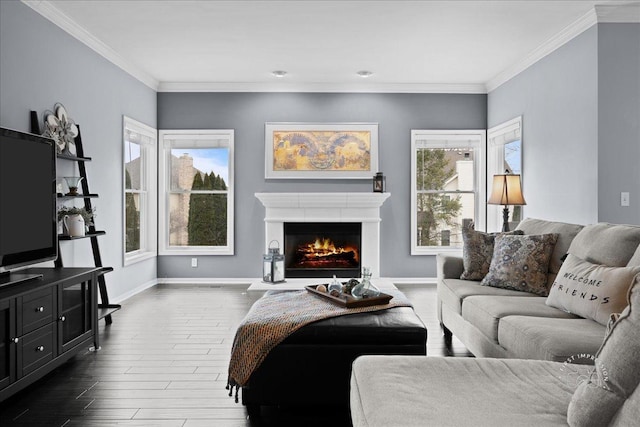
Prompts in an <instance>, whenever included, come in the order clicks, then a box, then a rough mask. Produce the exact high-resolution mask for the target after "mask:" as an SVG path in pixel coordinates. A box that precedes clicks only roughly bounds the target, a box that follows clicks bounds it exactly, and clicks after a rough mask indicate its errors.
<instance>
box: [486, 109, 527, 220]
mask: <svg viewBox="0 0 640 427" xmlns="http://www.w3.org/2000/svg"><path fill="white" fill-rule="evenodd" d="M518 139H519V140H520V149H521V151H520V156H521V167H522V169H524V161H523V160H524V158H523V150H524V145H523V141H522V116H518V117H515V118H513V119H511V120H508V121H506V122H504V123H500V124H499V125H497V126H494V127H492V128H490V129H489V130H488V131H487V176H488V178H489V179H488V181H487V191H488V192H490V191H491V188H490V186H491V184H492V182H493V175H495V174H501V173H504V170H503V165H504V149H503V147H504V145H505V144H508V143H509V142H512V141H517V140H518ZM520 173H521V176H520V182H522V181H523V179H524V173H523V171H521V172H520ZM487 194H489V193H487ZM523 208H524V207H523ZM502 209H503V206H500V205H487V230H488V231H500V230H502ZM511 209H513V207H512V208H511Z"/></svg>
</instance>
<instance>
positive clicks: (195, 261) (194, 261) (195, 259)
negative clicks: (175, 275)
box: [191, 258, 198, 268]
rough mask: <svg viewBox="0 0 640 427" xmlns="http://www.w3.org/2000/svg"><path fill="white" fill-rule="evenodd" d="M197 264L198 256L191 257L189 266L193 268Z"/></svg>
mask: <svg viewBox="0 0 640 427" xmlns="http://www.w3.org/2000/svg"><path fill="white" fill-rule="evenodd" d="M197 266H198V258H191V267H193V268H195V267H197Z"/></svg>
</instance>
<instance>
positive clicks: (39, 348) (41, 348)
mask: <svg viewBox="0 0 640 427" xmlns="http://www.w3.org/2000/svg"><path fill="white" fill-rule="evenodd" d="M36 350H37V351H44V346H43V345H39V346H38V347H36Z"/></svg>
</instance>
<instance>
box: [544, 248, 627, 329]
mask: <svg viewBox="0 0 640 427" xmlns="http://www.w3.org/2000/svg"><path fill="white" fill-rule="evenodd" d="M639 272H640V267H607V266H604V265H598V264H592V263H590V262H588V261H584V260H582V259H580V258H578V257H576V256H574V255H571V254H569V256H567V259H565V261H564V263H562V267H561V268H560V271H559V272H558V276H557V277H556V280H555V281H554V282H553V285H552V286H551V290H550V291H549V296H548V297H547V302H546V303H547V305H548V306H551V307H555V308H559V309H560V310H563V311H566V312H568V313H573V314H577V315H578V316H581V317H584V318H586V319H592V320H595V321H596V322H598V323H600V324H601V325H605V326H606V325H607V323H608V322H609V317H610V316H611V314H612V313H620V312H622V310H624V309H625V307H626V306H627V305H628V299H627V294H628V293H629V288H630V287H631V284H632V283H633V279H634V277H635V275H636V274H638V273H639Z"/></svg>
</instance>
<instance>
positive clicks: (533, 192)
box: [487, 26, 637, 224]
mask: <svg viewBox="0 0 640 427" xmlns="http://www.w3.org/2000/svg"><path fill="white" fill-rule="evenodd" d="M597 37H598V29H597V27H596V26H594V27H592V28H590V29H588V30H587V31H585V32H584V33H582V34H581V35H579V36H578V37H576V38H574V39H573V40H571V41H570V42H568V43H567V44H565V45H564V46H562V47H560V48H559V49H557V50H556V51H554V52H552V53H551V54H549V55H547V56H546V57H545V58H543V59H542V60H540V61H539V62H537V63H535V64H534V65H532V66H531V67H529V68H528V69H526V70H525V71H523V72H522V73H520V74H518V75H517V76H515V77H514V78H512V79H511V80H509V81H508V82H506V83H504V84H503V85H501V86H500V87H498V88H497V89H495V90H493V91H492V92H490V93H489V95H488V105H487V114H488V124H489V127H491V126H495V125H497V124H499V123H502V122H504V121H506V120H509V119H512V118H514V117H516V116H519V115H522V116H523V118H522V122H523V124H522V127H523V159H524V162H523V192H524V196H525V199H526V200H527V206H525V209H524V216H525V217H533V218H543V219H549V220H556V221H564V222H573V223H580V224H588V223H593V222H597V221H598V175H599V171H598V168H599V166H600V167H601V169H602V170H601V171H600V174H602V173H607V169H610V168H612V167H614V168H615V165H611V164H601V162H599V160H598V123H597V120H598V72H597V70H598V43H597ZM636 120H637V116H636ZM627 150H628V149H627ZM636 152H637V151H636ZM636 159H637V156H636ZM636 188H637V185H636ZM618 197H619V195H618Z"/></svg>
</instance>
